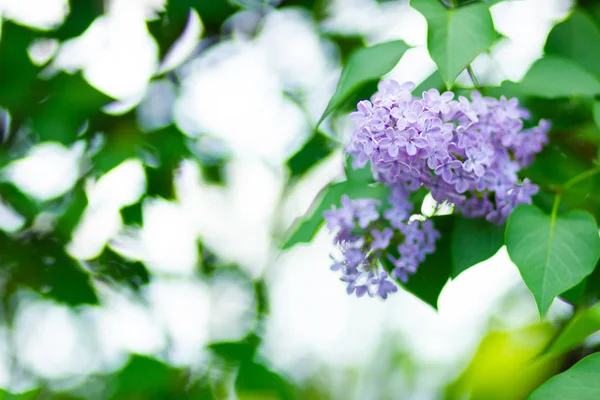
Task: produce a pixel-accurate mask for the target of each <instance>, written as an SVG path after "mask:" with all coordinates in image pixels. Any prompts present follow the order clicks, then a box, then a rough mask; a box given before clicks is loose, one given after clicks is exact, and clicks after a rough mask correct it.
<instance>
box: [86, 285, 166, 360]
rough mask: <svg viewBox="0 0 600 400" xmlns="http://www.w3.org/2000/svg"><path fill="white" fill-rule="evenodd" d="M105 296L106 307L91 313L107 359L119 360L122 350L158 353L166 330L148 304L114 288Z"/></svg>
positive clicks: (163, 342)
mask: <svg viewBox="0 0 600 400" xmlns="http://www.w3.org/2000/svg"><path fill="white" fill-rule="evenodd" d="M102 298H103V302H104V303H105V307H103V308H97V309H94V310H90V314H91V315H92V317H93V318H94V320H95V322H96V328H97V329H98V340H99V342H100V344H101V348H102V349H103V351H104V352H106V355H107V357H106V358H107V359H108V360H107V361H109V362H111V361H112V363H116V362H117V361H118V360H119V359H120V358H121V357H122V356H123V355H124V354H123V353H138V354H148V355H156V354H157V353H158V352H159V351H161V350H162V349H163V348H164V346H165V336H164V331H163V330H162V329H161V327H160V326H159V325H158V323H157V322H156V321H155V320H154V318H153V317H152V315H151V314H150V312H149V311H148V309H147V308H146V307H143V306H142V305H141V304H139V302H137V301H135V300H133V299H132V298H128V296H125V295H121V294H117V293H115V292H114V291H110V292H109V291H106V293H104V296H102Z"/></svg>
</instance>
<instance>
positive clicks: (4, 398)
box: [0, 389, 41, 400]
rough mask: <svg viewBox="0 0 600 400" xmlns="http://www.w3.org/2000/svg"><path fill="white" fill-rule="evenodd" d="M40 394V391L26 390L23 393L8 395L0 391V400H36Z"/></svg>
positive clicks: (8, 393)
mask: <svg viewBox="0 0 600 400" xmlns="http://www.w3.org/2000/svg"><path fill="white" fill-rule="evenodd" d="M40 393H41V389H34V390H28V391H26V392H23V393H10V392H7V391H5V390H3V389H0V400H36V399H37V398H38V397H39V396H40Z"/></svg>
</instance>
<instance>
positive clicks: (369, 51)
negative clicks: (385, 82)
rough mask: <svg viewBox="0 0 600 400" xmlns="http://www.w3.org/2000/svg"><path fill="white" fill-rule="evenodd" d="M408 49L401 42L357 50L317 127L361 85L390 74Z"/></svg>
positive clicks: (343, 72) (396, 41) (395, 41)
mask: <svg viewBox="0 0 600 400" xmlns="http://www.w3.org/2000/svg"><path fill="white" fill-rule="evenodd" d="M407 49H408V46H407V45H406V43H404V42H403V41H401V40H394V41H391V42H385V43H380V44H377V45H375V46H372V47H366V48H363V49H358V50H356V51H355V52H354V53H352V56H350V61H348V63H347V64H346V66H345V67H344V70H343V71H342V75H341V77H340V80H339V82H338V85H337V88H336V90H335V93H334V94H333V96H332V97H331V100H329V104H327V108H326V109H325V111H324V112H323V115H322V116H321V118H320V119H319V122H318V123H317V127H318V126H319V125H321V122H323V120H324V119H325V118H327V116H328V115H329V114H331V113H332V112H333V111H334V110H335V109H336V108H338V107H340V106H341V105H342V104H343V103H344V102H345V101H346V100H347V99H348V97H349V96H350V95H351V94H352V93H353V92H354V91H356V90H357V89H359V88H360V87H361V86H362V85H363V84H365V83H367V82H369V81H373V80H378V79H380V78H381V77H382V76H383V75H385V74H387V73H388V72H390V71H391V70H392V69H393V68H394V67H395V66H396V65H397V64H398V61H400V58H401V57H402V55H403V54H404V52H405V51H406V50H407Z"/></svg>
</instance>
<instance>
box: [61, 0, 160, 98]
mask: <svg viewBox="0 0 600 400" xmlns="http://www.w3.org/2000/svg"><path fill="white" fill-rule="evenodd" d="M144 11H145V9H144V7H143V4H140V3H139V2H137V1H133V2H124V1H118V2H113V3H112V5H111V7H109V13H108V14H106V15H104V16H101V17H98V18H96V20H95V21H94V22H93V23H92V24H91V25H90V27H89V28H88V29H87V30H86V31H85V32H84V33H83V34H82V35H81V36H80V37H78V38H75V39H72V40H69V41H67V42H65V43H64V44H63V45H62V47H61V49H60V51H59V54H58V55H57V57H56V59H55V66H56V67H58V68H61V69H65V70H69V71H73V70H78V69H82V70H83V75H84V77H85V78H86V79H87V80H88V81H89V82H90V84H92V85H93V86H95V87H96V88H97V89H98V90H100V91H102V92H104V93H106V94H108V95H109V96H111V97H114V98H116V99H121V100H124V99H131V98H137V99H138V100H141V97H142V96H143V94H144V92H145V90H146V85H147V84H148V81H149V80H150V78H151V77H152V75H153V74H154V72H155V71H156V68H157V65H158V46H157V44H156V42H155V40H154V38H153V37H152V36H151V35H150V33H149V32H148V29H147V27H146V22H145V19H144Z"/></svg>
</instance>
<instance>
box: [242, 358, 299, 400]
mask: <svg viewBox="0 0 600 400" xmlns="http://www.w3.org/2000/svg"><path fill="white" fill-rule="evenodd" d="M235 391H236V393H237V395H238V397H239V398H240V399H253V398H260V399H264V400H288V399H296V398H297V396H296V394H295V388H294V386H293V385H292V384H291V383H289V382H288V381H286V380H285V379H284V378H282V377H281V376H280V375H278V374H277V373H275V372H273V371H271V370H270V369H268V368H267V367H265V366H264V365H262V364H257V363H255V362H252V361H246V362H243V363H242V364H241V365H240V368H239V370H238V376H237V379H236V380H235Z"/></svg>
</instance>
